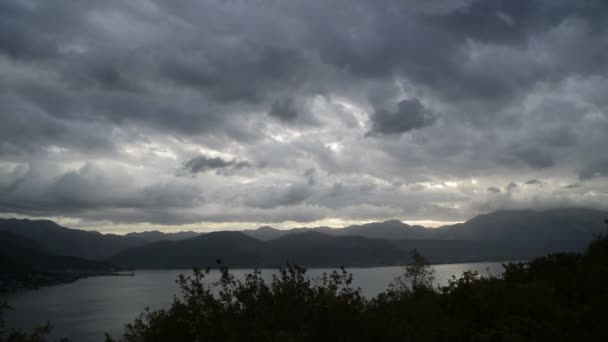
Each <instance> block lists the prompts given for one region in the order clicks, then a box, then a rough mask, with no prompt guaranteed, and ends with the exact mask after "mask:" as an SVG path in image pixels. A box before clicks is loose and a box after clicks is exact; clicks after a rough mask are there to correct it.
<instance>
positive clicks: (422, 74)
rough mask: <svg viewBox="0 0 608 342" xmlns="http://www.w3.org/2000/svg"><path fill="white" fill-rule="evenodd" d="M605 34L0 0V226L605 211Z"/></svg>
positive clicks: (347, 13)
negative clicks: (7, 216) (41, 221)
mask: <svg viewBox="0 0 608 342" xmlns="http://www.w3.org/2000/svg"><path fill="white" fill-rule="evenodd" d="M607 21H608V5H607V3H606V2H605V1H601V0H589V1H584V2H573V1H550V0H531V1H500V0H484V1H482V0H463V1H452V0H445V1H433V2H425V1H400V0H388V1H383V2H381V3H379V2H370V1H360V0H337V1H332V2H327V1H320V0H312V1H306V2H276V1H267V0H262V1H254V2H212V1H193V0H186V1H180V2H179V3H174V2H167V1H140V2H128V3H127V2H122V1H113V0H112V1H103V2H99V1H79V2H74V1H65V0H59V1H53V2H49V1H41V0H34V1H28V2H24V1H17V0H5V1H2V2H1V3H0V75H2V77H0V111H1V113H0V211H1V212H0V214H2V213H19V214H23V215H42V216H53V215H56V216H65V217H70V218H75V219H81V220H85V221H87V220H100V219H106V220H109V221H112V222H114V221H116V222H128V223H142V222H155V223H159V224H182V223H195V222H203V221H209V222H224V221H225V222H238V221H256V222H257V221H268V222H281V221H289V220H292V221H298V222H308V221H314V220H321V219H343V220H349V219H360V220H369V219H372V218H373V219H376V218H380V219H383V218H395V217H396V216H399V217H401V218H415V219H429V218H430V219H445V220H454V219H462V218H468V217H470V216H472V215H474V214H476V213H479V212H482V211H485V210H492V209H500V208H513V207H532V208H536V207H539V208H540V207H547V206H548V205H554V206H558V205H568V204H577V205H588V206H596V207H602V206H604V205H605V203H606V201H605V196H606V194H608V189H606V187H605V186H604V185H603V182H602V180H603V178H605V176H606V175H607V174H608V171H607V170H608V166H607V165H608V164H606V162H605V160H604V159H603V154H604V150H605V146H606V145H607V144H608V136H607V135H606V131H608V115H607V114H606V113H608V101H607V100H606V96H605V93H606V89H608V77H607V75H606V72H605V71H606V61H607V60H608V39H607V37H608V28H607V27H606V25H605V23H606V22H607ZM439 113H440V116H439ZM368 136H373V139H369V138H366V137H368ZM216 156H222V157H216ZM226 156H231V157H226ZM176 169H178V171H177V172H176ZM304 170H306V171H304ZM184 175H190V176H192V175H196V177H183V176H184ZM513 179H515V180H518V179H519V180H521V179H529V181H527V182H524V183H523V184H526V185H534V184H541V183H540V181H538V179H542V187H541V186H527V187H521V189H520V188H519V186H513V185H511V184H514V185H517V183H511V184H510V182H511V180H513ZM579 182H580V183H579ZM496 184H503V185H506V186H503V189H504V191H501V190H500V188H499V187H497V186H496ZM564 184H577V186H576V187H574V186H572V187H569V186H566V188H564ZM201 189H204V192H203V191H202V190H201ZM495 190H499V191H501V192H500V193H498V192H497V191H495ZM517 190H520V191H517ZM207 198H210V199H213V201H207Z"/></svg>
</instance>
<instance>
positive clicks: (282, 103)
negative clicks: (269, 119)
mask: <svg viewBox="0 0 608 342" xmlns="http://www.w3.org/2000/svg"><path fill="white" fill-rule="evenodd" d="M268 115H270V116H273V117H275V118H277V119H279V120H282V121H287V122H289V121H294V120H295V119H296V118H297V117H298V110H297V108H295V106H294V104H293V101H292V100H291V99H289V98H286V99H280V100H277V101H275V102H274V103H273V104H272V107H271V108H270V112H268Z"/></svg>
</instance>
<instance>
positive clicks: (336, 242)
mask: <svg viewBox="0 0 608 342" xmlns="http://www.w3.org/2000/svg"><path fill="white" fill-rule="evenodd" d="M407 255H408V254H407V253H406V252H404V250H403V249H401V248H399V247H398V246H396V245H395V244H393V243H392V242H390V241H386V240H377V239H367V238H363V237H360V236H347V237H333V236H329V235H326V234H322V233H318V232H305V233H301V234H294V235H287V236H284V237H281V238H278V239H275V240H271V241H261V240H257V239H254V238H252V237H249V236H247V235H246V234H244V233H242V232H215V233H208V234H204V235H201V236H199V237H196V238H192V239H186V240H180V241H161V242H156V243H152V244H149V245H146V246H142V247H137V248H132V249H130V250H127V251H124V252H122V253H119V254H118V255H116V256H114V257H112V258H110V259H109V260H111V261H112V262H115V263H117V264H120V265H123V266H127V267H135V268H192V267H199V268H202V267H208V266H209V267H215V266H217V264H216V260H218V259H220V260H221V261H222V265H224V266H230V267H246V268H251V267H276V266H281V265H284V264H285V263H287V262H289V263H292V264H298V265H302V266H307V267H321V266H340V265H348V266H373V265H387V264H401V263H403V262H404V261H405V260H407Z"/></svg>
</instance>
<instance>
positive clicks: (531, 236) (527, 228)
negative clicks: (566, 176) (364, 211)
mask: <svg viewBox="0 0 608 342" xmlns="http://www.w3.org/2000/svg"><path fill="white" fill-rule="evenodd" d="M606 217H608V212H606V211H600V210H594V209H573V208H570V209H552V210H544V211H535V210H504V211H495V212H492V213H489V214H484V215H479V216H476V217H474V218H472V219H470V220H468V221H466V222H464V223H460V224H454V225H450V226H444V227H441V228H437V229H436V230H434V232H435V233H436V235H435V237H436V238H439V239H455V240H500V241H529V240H538V241H547V240H584V241H589V240H590V239H591V238H593V236H594V235H596V234H600V233H605V232H606V226H605V224H604V219H605V218H606Z"/></svg>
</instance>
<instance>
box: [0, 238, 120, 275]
mask: <svg viewBox="0 0 608 342" xmlns="http://www.w3.org/2000/svg"><path fill="white" fill-rule="evenodd" d="M115 268H116V267H115V266H114V265H112V264H110V263H107V262H101V261H90V260H86V259H82V258H78V257H73V256H60V255H54V254H52V253H50V252H49V251H47V250H45V249H44V248H43V247H42V246H40V245H39V244H37V243H36V242H34V241H32V240H29V239H26V238H24V237H21V236H19V235H17V234H14V233H11V232H6V231H0V279H2V278H5V277H8V276H11V277H12V276H15V275H17V276H18V275H27V274H32V273H41V272H65V271H98V272H110V271H112V270H114V269H115Z"/></svg>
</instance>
